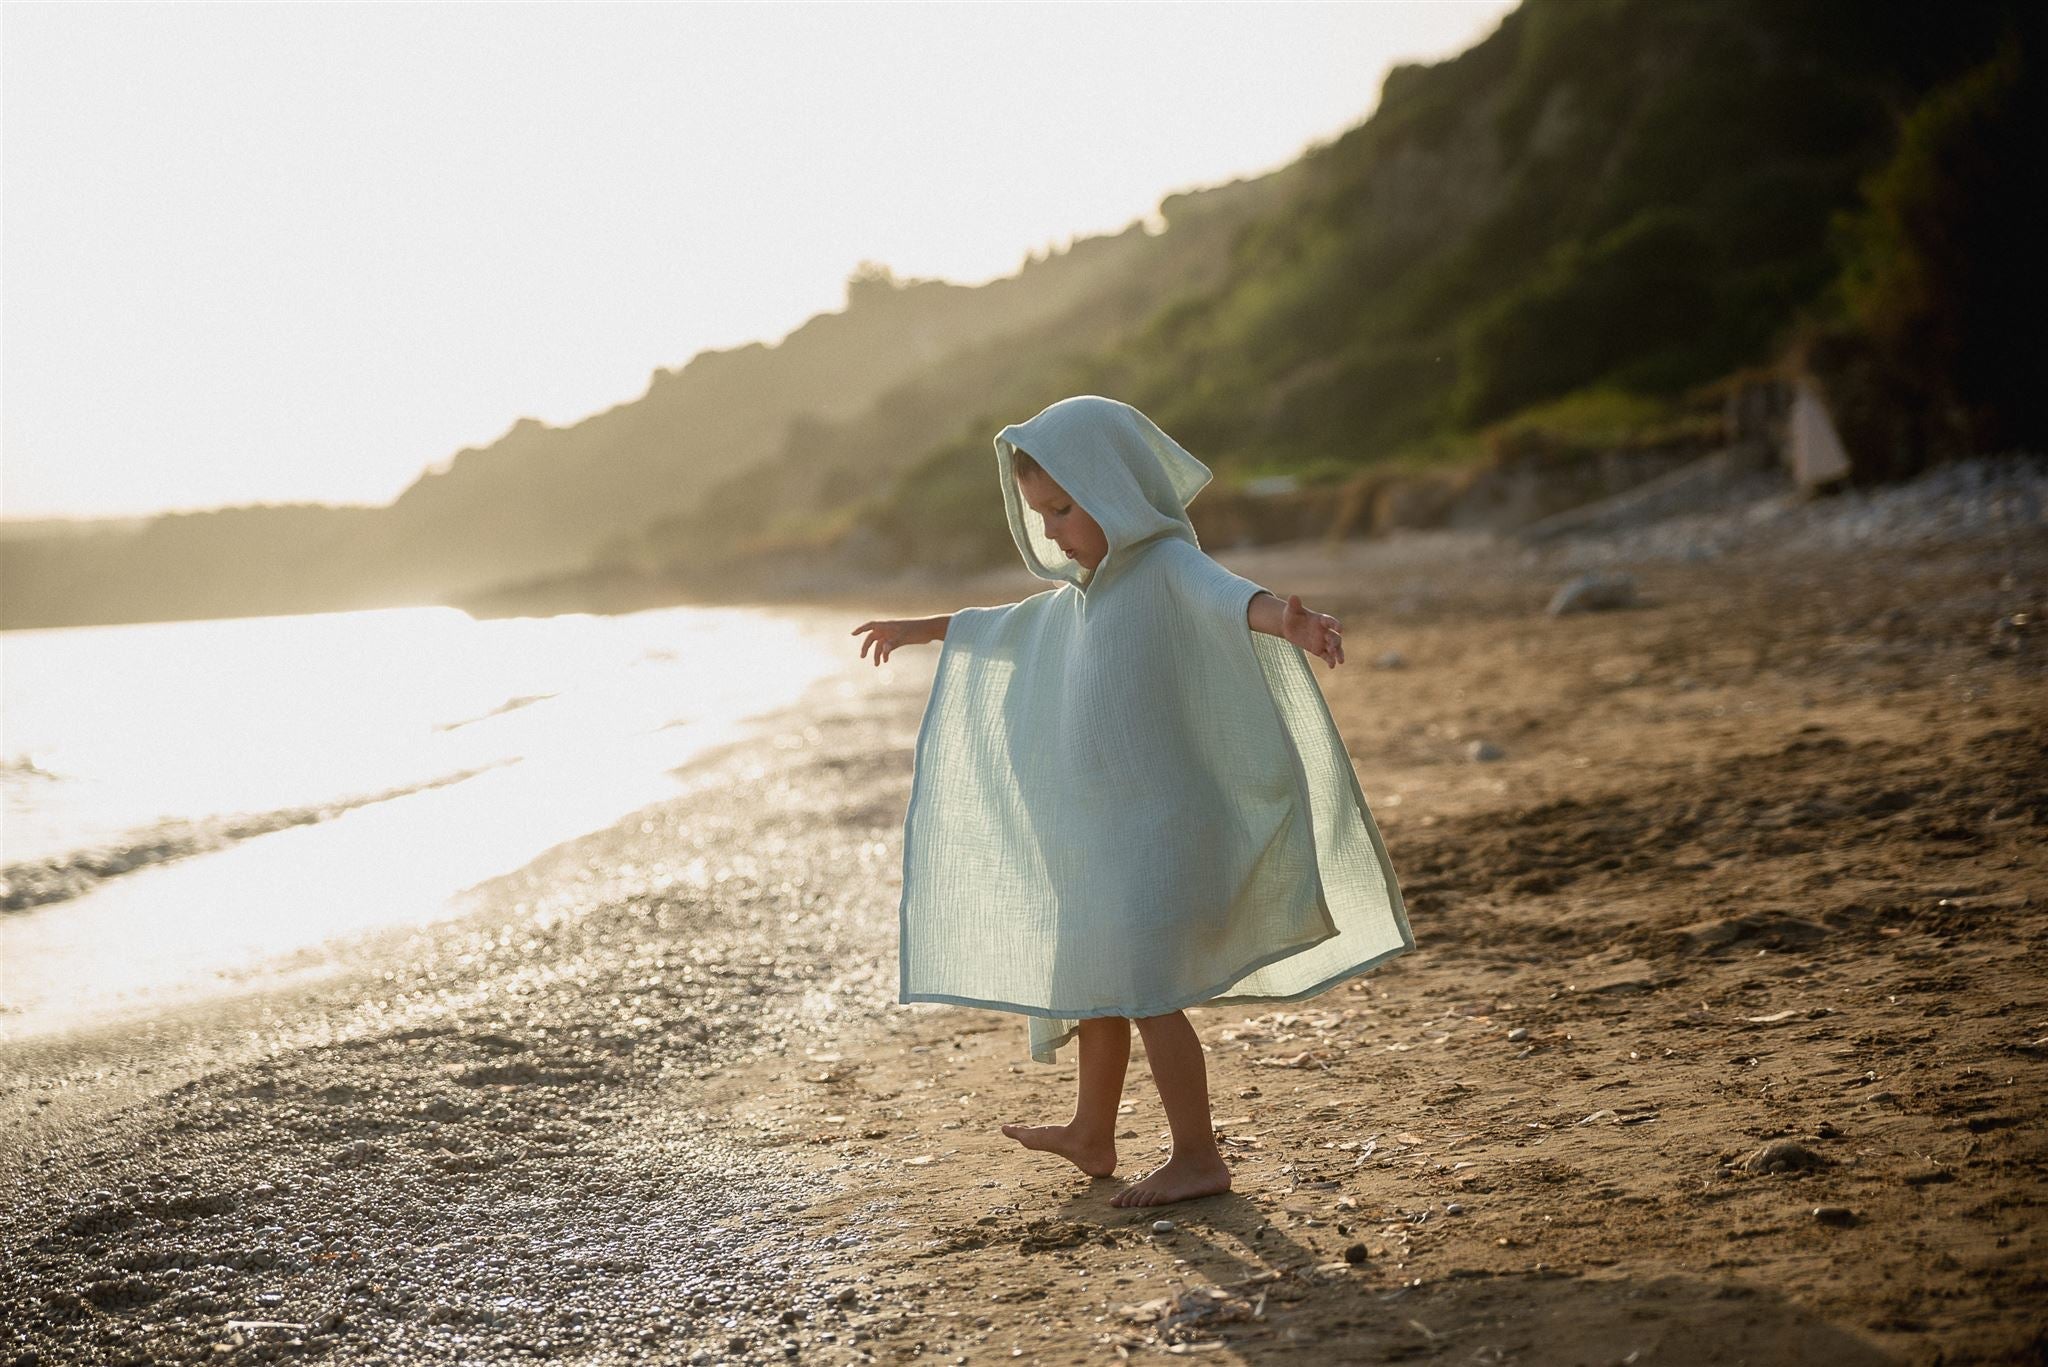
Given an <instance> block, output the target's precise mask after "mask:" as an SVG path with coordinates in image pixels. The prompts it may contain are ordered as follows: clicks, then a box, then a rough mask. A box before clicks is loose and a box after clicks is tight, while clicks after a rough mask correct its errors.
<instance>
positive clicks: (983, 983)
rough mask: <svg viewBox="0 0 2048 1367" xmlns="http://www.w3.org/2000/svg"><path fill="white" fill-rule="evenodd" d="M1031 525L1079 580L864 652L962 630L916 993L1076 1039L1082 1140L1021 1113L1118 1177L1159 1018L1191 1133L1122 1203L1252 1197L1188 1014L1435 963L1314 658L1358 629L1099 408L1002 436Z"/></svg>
mask: <svg viewBox="0 0 2048 1367" xmlns="http://www.w3.org/2000/svg"><path fill="white" fill-rule="evenodd" d="M995 447H996V463H997V472H998V477H999V479H1000V481H1001V484H1002V495H1003V506H1004V509H1005V512H1006V514H1007V516H1008V519H1009V524H1010V532H1011V535H1012V536H1013V537H1014V538H1015V540H1016V543H1017V549H1018V551H1019V552H1020V553H1021V554H1022V555H1023V557H1024V563H1025V565H1026V567H1028V568H1029V569H1030V571H1031V572H1032V573H1033V574H1035V575H1037V576H1038V577H1039V578H1041V579H1047V580H1053V581H1056V582H1057V583H1058V585H1059V587H1057V588H1054V589H1049V590H1047V591H1045V592H1041V593H1038V594H1034V595H1033V596H1031V597H1029V598H1026V599H1024V600H1023V601H1022V602H1018V603H1012V604H1007V605H1004V606H1000V607H971V608H962V609H960V610H958V611H956V612H954V613H952V614H951V615H950V616H944V617H930V618H923V619H917V620H910V621H869V622H863V623H861V624H860V625H859V626H857V627H855V628H854V629H853V632H854V634H856V635H858V634H860V633H862V632H866V633H867V639H866V640H864V641H863V642H862V643H861V654H862V656H863V657H865V656H866V654H867V652H868V648H869V647H870V646H872V647H873V648H874V651H875V663H876V664H878V665H879V664H880V663H881V662H882V661H883V660H886V659H887V658H889V655H890V653H891V652H892V651H894V650H895V648H896V647H897V646H900V645H909V644H914V643H917V642H927V641H943V642H944V644H943V646H942V647H941V649H940V655H939V660H938V664H937V669H936V672H935V673H934V675H933V679H932V691H931V697H930V699H929V700H928V701H927V703H926V705H925V712H924V719H923V722H922V724H921V726H920V727H919V730H918V736H917V745H916V756H915V760H914V763H913V776H912V780H911V794H910V805H909V810H908V812H907V813H906V814H905V817H904V837H903V898H902V903H901V906H900V908H899V912H898V919H899V930H900V934H901V956H902V976H901V990H900V992H899V994H898V999H899V1000H900V1001H904V1002H912V1001H940V1002H955V1003H959V1004H962V1005H967V1006H982V1007H991V1008H994V1009H997V1010H1004V1011H1017V1012H1021V1013H1023V1014H1025V1015H1026V1016H1028V1017H1029V1018H1030V1022H1029V1024H1030V1045H1031V1057H1032V1058H1033V1059H1035V1060H1037V1061H1038V1062H1041V1063H1052V1062H1054V1061H1055V1060H1056V1057H1057V1054H1056V1051H1057V1049H1058V1048H1059V1046H1060V1045H1062V1044H1065V1043H1066V1042H1067V1041H1068V1040H1070V1039H1072V1038H1074V1037H1075V1036H1076V1035H1078V1036H1079V1037H1080V1077H1079V1082H1080V1097H1079V1100H1078V1102H1077V1104H1076V1106H1075V1109H1074V1118H1073V1119H1072V1120H1071V1121H1069V1122H1068V1123H1067V1124H1065V1125H1005V1126H1003V1127H1002V1128H1003V1133H1004V1134H1005V1135H1007V1136H1008V1137H1010V1138H1011V1139H1014V1140H1016V1141H1017V1142H1019V1143H1021V1144H1023V1145H1024V1146H1025V1147H1027V1148H1033V1149H1043V1150H1048V1151H1050V1152H1053V1153H1057V1154H1059V1155H1061V1156H1062V1157H1064V1158H1066V1159H1068V1160H1069V1161H1071V1162H1072V1163H1074V1164H1075V1165H1076V1166H1077V1167H1079V1168H1080V1169H1081V1171H1083V1172H1085V1173H1088V1174H1090V1175H1091V1176H1098V1177H1103V1176H1108V1175H1109V1174H1110V1173H1112V1172H1113V1171H1114V1170H1115V1168H1116V1161H1117V1159H1116V1142H1115V1137H1114V1132H1115V1124H1116V1119H1117V1115H1116V1108H1117V1101H1118V1098H1119V1097H1120V1096H1121V1095H1122V1092H1123V1084H1124V1070H1125V1066H1126V1064H1127V1063H1128V1061H1129V1058H1130V1045H1131V1037H1130V1025H1131V1022H1132V1021H1133V1020H1135V1021H1136V1022H1137V1025H1138V1033H1139V1034H1140V1035H1142V1036H1143V1037H1144V1041H1145V1052H1146V1056H1147V1058H1148V1059H1149V1060H1150V1062H1151V1065H1152V1074H1153V1078H1154V1081H1155V1082H1157V1084H1158V1087H1159V1097H1160V1101H1161V1102H1162V1103H1163V1104H1164V1106H1165V1109H1166V1117H1167V1123H1168V1125H1169V1127H1170V1129H1171V1132H1172V1135H1173V1152H1172V1154H1171V1155H1170V1157H1169V1158H1168V1160H1167V1162H1166V1163H1165V1164H1164V1165H1162V1166H1161V1167H1159V1168H1158V1169H1156V1170H1155V1171H1153V1172H1151V1173H1150V1174H1148V1175H1147V1176H1146V1177H1145V1178H1144V1179H1143V1180H1141V1181H1139V1182H1137V1183H1135V1184H1133V1185H1130V1186H1128V1187H1125V1188H1124V1189H1123V1190H1121V1191H1119V1192H1118V1193H1117V1194H1116V1196H1115V1197H1114V1198H1112V1200H1111V1204H1112V1205H1117V1206H1149V1205H1161V1204H1165V1203H1167V1202H1171V1201H1184V1200H1189V1199H1191V1198H1194V1197H1198V1196H1207V1195H1211V1194H1214V1193H1217V1192H1222V1191H1227V1190H1229V1188H1230V1170H1229V1168H1227V1167H1226V1166H1225V1165H1224V1162H1223V1156H1222V1154H1221V1153H1220V1152H1219V1151H1218V1149H1217V1147H1216V1139H1215V1133H1214V1130H1213V1128H1212V1125H1211V1121H1210V1114H1209V1094H1208V1077H1207V1069H1206V1066H1205V1063H1204V1060H1203V1057H1202V1046H1201V1043H1200V1042H1199V1041H1198V1040H1197V1039H1196V1037H1195V1031H1194V1027H1193V1026H1192V1025H1190V1024H1189V1022H1188V1019H1187V1015H1186V1012H1185V1010H1184V1009H1183V1008H1185V1007H1189V1006H1193V1005H1196V1004H1198V1003H1209V1004H1214V1005H1222V1004H1230V1003H1238V1002H1271V1001H1295V1000H1299V999H1301V998H1304V997H1312V996H1315V995H1316V994H1318V993H1320V992H1323V991H1325V990H1326V989H1328V988H1329V987H1331V986H1332V985H1333V984H1335V983H1338V982H1340V981H1342V980H1344V979H1346V978H1349V977H1352V976H1354V975H1356V974H1359V973H1362V972H1364V971H1365V970H1367V969H1369V968H1371V967H1373V966H1374V965H1376V964H1378V963H1380V962H1382V961H1383V960H1385V959H1388V958H1390V957H1392V956H1393V955H1396V954H1399V953H1401V952H1403V951H1404V950H1407V949H1412V948H1413V947H1414V944H1415V941H1414V938H1413V936H1412V935H1411V934H1410V933H1409V929H1408V919H1407V914H1406V912H1405V910H1404V909H1403V907H1402V903H1401V894H1400V888H1399V885H1398V883H1397V882H1396V880H1395V877H1394V870H1393V866H1392V864H1391V863H1390V862H1389V861H1388V858H1387V852H1386V847H1385V845H1384V844H1383V843H1382V841H1381V839H1380V833H1379V828H1378V827H1377V826H1376V825H1375V823H1374V822H1373V819H1372V815H1371V813H1370V811H1368V809H1367V808H1366V804H1365V798H1364V795H1363V794H1362V793H1361V792H1360V791H1359V787H1358V779H1357V777H1356V775H1355V774H1354V773H1353V772H1352V768H1351V762H1350V758H1349V756H1348V755H1347V754H1346V752H1345V748H1344V742H1343V739H1342V738H1341V737H1340V736H1339V735H1338V734H1337V729H1336V726H1335V724H1334V722H1333V721H1332V720H1331V718H1330V712H1329V707H1328V705H1327V704H1326V703H1325V702H1324V700H1323V695H1322V690H1321V689H1320V688H1319V687H1318V685H1317V684H1316V681H1315V677H1314V675H1313V674H1312V673H1310V671H1309V667H1308V659H1307V654H1305V653H1304V652H1307V653H1308V654H1314V655H1317V656H1319V657H1321V658H1322V659H1323V660H1324V661H1325V662H1327V663H1328V664H1329V665H1331V666H1332V667H1335V666H1336V665H1339V664H1342V663H1343V661H1344V644H1343V637H1342V634H1341V632H1340V629H1339V626H1338V623H1337V620H1336V619H1335V618H1333V617H1329V616H1326V615H1324V614H1322V613H1318V612H1311V611H1309V610H1308V609H1306V608H1304V607H1303V606H1302V604H1301V600H1300V598H1298V597H1292V596H1290V597H1289V598H1288V599H1287V600H1286V602H1285V603H1284V604H1283V603H1282V602H1281V601H1280V599H1279V598H1277V597H1276V596H1274V595H1273V594H1270V593H1268V592H1266V590H1264V589H1263V588H1261V587H1260V586H1259V585H1257V584H1254V583H1253V582H1251V581H1250V580H1248V579H1243V578H1240V577H1239V576H1237V575H1235V574H1232V573H1231V572H1230V571H1229V570H1226V569H1224V568H1223V567H1222V566H1221V565H1219V564H1217V563H1216V562H1215V561H1214V560H1211V559H1210V558H1209V557H1208V555H1207V554H1205V553H1204V552H1203V551H1202V550H1201V548H1200V544H1199V543H1198V542H1197V540H1196V538H1195V530H1194V527H1193V525H1192V524H1191V523H1190V522H1189V521H1188V515H1187V504H1188V502H1189V500H1191V499H1192V498H1194V496H1195V494H1196V493H1197V492H1198V491H1200V489H1201V488H1202V486H1203V485H1205V484H1207V483H1208V481H1209V478H1210V474H1209V470H1208V467H1206V466H1204V465H1203V464H1202V463H1201V462H1200V461H1198V460H1196V459H1195V458H1194V457H1193V456H1191V455H1189V454H1188V453H1187V452H1186V451H1184V450H1182V449H1181V447H1180V446H1179V445H1178V444H1177V443H1175V442H1174V441H1173V439H1172V438H1171V437H1169V436H1167V435H1166V433H1164V432H1162V431H1161V430H1160V429H1159V428H1158V426H1157V425H1156V424H1154V423H1153V422H1152V421H1151V419H1149V418H1147V417H1146V416H1145V415H1144V414H1143V413H1140V412H1139V411H1138V410H1137V409H1135V408H1133V407H1131V406H1130V405H1129V404H1125V403H1120V402H1118V401H1116V400H1114V399H1106V398H1102V397H1100V396H1097V395H1093V394H1084V395H1080V396H1077V397H1074V398H1069V399H1062V400H1060V401H1059V402H1058V403H1055V404H1053V405H1051V406H1050V407H1048V408H1046V409H1045V410H1044V411H1043V412H1041V413H1039V414H1038V415H1037V416H1036V417H1034V418H1032V419H1031V420H1030V421H1029V422H1026V423H1019V424H1013V425H1012V426H1009V427H1005V428H1004V429H1003V430H1002V431H1001V432H1000V433H999V434H998V435H997V436H996V439H995Z"/></svg>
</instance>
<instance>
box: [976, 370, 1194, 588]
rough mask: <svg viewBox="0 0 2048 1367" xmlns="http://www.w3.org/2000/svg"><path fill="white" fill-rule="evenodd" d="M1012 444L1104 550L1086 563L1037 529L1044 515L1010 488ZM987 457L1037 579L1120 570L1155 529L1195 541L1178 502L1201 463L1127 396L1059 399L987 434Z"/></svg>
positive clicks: (1077, 579) (1189, 493)
mask: <svg viewBox="0 0 2048 1367" xmlns="http://www.w3.org/2000/svg"><path fill="white" fill-rule="evenodd" d="M1019 449H1022V450H1024V451H1026V452H1029V453H1030V455H1031V458H1032V459H1033V460H1035V461H1037V462H1038V463H1039V464H1040V465H1041V466H1043V467H1044V468H1045V472H1046V473H1047V474H1049V475H1051V476H1052V478H1053V481H1054V482H1055V483H1057V484H1058V485H1059V486H1060V487H1061V488H1062V489H1065V490H1066V491H1067V492H1068V493H1069V494H1071V495H1073V497H1074V499H1075V501H1076V502H1078V503H1079V504H1080V505H1081V507H1082V509H1083V511H1085V512H1086V513H1087V514H1088V516H1090V517H1092V518H1094V519H1095V521H1096V523H1097V524H1098V525H1099V526H1100V527H1101V528H1102V533H1103V536H1104V537H1105V538H1106V539H1107V540H1108V542H1109V553H1108V554H1107V555H1105V556H1104V557H1103V558H1102V562H1101V563H1100V564H1098V565H1097V566H1096V567H1095V568H1094V569H1093V570H1089V569H1086V568H1084V567H1083V566H1082V565H1081V563H1080V562H1079V561H1077V560H1075V559H1074V558H1073V557H1071V556H1069V555H1068V554H1067V553H1066V552H1065V551H1062V550H1061V549H1060V548H1059V545H1058V544H1057V543H1056V542H1054V541H1053V539H1052V538H1051V537H1049V536H1047V535H1046V534H1045V519H1044V518H1042V517H1040V516H1039V515H1038V513H1037V512H1035V511H1034V510H1033V509H1032V507H1031V505H1030V504H1028V503H1026V502H1025V501H1024V498H1023V496H1022V495H1021V494H1020V493H1019V492H1018V490H1017V465H1016V456H1017V452H1018V450H1019ZM996 467H997V472H998V474H999V475H1000V476H1001V479H1002V483H1003V507H1004V509H1005V510H1006V511H1007V512H1008V514H1009V519H1010V535H1011V536H1012V537H1014V538H1015V539H1016V542H1017V551H1018V553H1019V554H1020V555H1022V556H1023V557H1024V567H1025V568H1026V569H1028V570H1030V571H1031V572H1032V573H1033V574H1034V575H1037V576H1038V577H1039V578H1040V579H1050V580H1055V581H1057V582H1061V583H1067V584H1072V585H1074V586H1075V587H1076V588H1079V589H1081V590H1083V591H1084V592H1085V591H1086V590H1087V589H1089V588H1090V587H1091V586H1092V585H1095V584H1100V583H1102V582H1104V581H1105V580H1106V579H1107V578H1108V577H1109V576H1110V575H1111V574H1113V573H1115V572H1117V571H1119V570H1121V569H1122V567H1123V566H1124V565H1125V564H1127V563H1128V562H1129V560H1130V558H1131V555H1132V553H1133V552H1134V551H1136V550H1137V548H1138V547H1140V546H1143V545H1146V544H1149V543H1150V542H1153V541H1156V540H1158V539H1159V538H1161V537H1175V538H1178V539H1180V540H1183V541H1186V542H1188V543H1190V544H1191V545H1200V544H1201V543H1200V542H1199V541H1198V540H1197V539H1196V537H1195V528H1194V524H1193V523H1192V522H1190V521H1189V520H1188V513H1187V506H1188V504H1189V503H1190V502H1191V501H1192V500H1193V499H1194V497H1195V495H1196V494H1197V493H1199V492H1201V490H1202V487H1203V486H1204V485H1206V484H1207V483H1208V482H1209V479H1210V471H1209V467H1208V466H1206V465H1204V464H1202V462H1200V461H1199V460H1196V459H1195V458H1194V457H1193V456H1191V455H1189V454H1188V453H1187V452H1186V451H1185V450H1183V449H1182V448H1181V445H1180V443H1178V442H1176V441H1175V440H1174V439H1173V438H1172V437H1169V436H1167V435H1166V433H1165V432H1163V431H1161V430H1160V428H1159V426H1158V424H1156V423H1154V422H1153V421H1152V420H1151V419H1150V418H1148V417H1146V416H1145V415H1144V414H1143V413H1141V412H1139V411H1138V410H1137V409H1136V408H1133V407H1132V406H1131V405H1129V404H1127V403H1123V402H1120V401H1119V400H1116V399H1106V398H1104V397H1102V396H1101V395H1099V394H1077V395H1075V396H1074V397H1072V398H1068V399H1061V400H1060V401H1059V402H1058V403H1055V404H1052V405H1050V406H1048V407H1047V408H1045V409H1043V410H1042V411H1040V412H1039V414H1038V415H1037V416H1036V417H1034V418H1032V419H1031V420H1030V421H1028V422H1020V423H1012V424H1011V425H1010V426H1008V427H1005V428H1004V429H1003V430H1002V431H1000V432H998V433H997V434H996Z"/></svg>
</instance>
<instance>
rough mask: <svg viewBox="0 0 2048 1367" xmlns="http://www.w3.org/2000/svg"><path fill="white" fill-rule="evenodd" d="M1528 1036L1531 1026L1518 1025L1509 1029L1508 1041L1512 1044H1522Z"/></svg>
mask: <svg viewBox="0 0 2048 1367" xmlns="http://www.w3.org/2000/svg"><path fill="white" fill-rule="evenodd" d="M1527 1038H1529V1027H1528V1026H1526V1025H1518V1026H1516V1027H1515V1028H1514V1029H1512V1030H1510V1031H1508V1043H1510V1044H1520V1043H1521V1042H1522V1041H1523V1040H1525V1039H1527Z"/></svg>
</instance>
